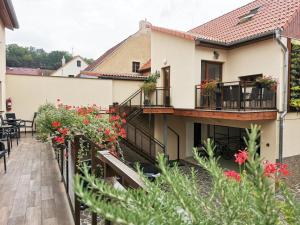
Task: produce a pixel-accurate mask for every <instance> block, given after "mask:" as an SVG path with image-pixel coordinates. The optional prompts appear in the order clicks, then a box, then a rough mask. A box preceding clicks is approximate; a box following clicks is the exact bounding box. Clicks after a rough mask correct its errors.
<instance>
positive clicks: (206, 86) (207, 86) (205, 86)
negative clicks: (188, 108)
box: [200, 80, 217, 95]
mask: <svg viewBox="0 0 300 225" xmlns="http://www.w3.org/2000/svg"><path fill="white" fill-rule="evenodd" d="M216 87H217V81H216V80H204V81H202V82H201V84H200V89H201V90H202V91H203V93H205V94H206V95H209V94H211V93H212V92H213V91H215V89H216Z"/></svg>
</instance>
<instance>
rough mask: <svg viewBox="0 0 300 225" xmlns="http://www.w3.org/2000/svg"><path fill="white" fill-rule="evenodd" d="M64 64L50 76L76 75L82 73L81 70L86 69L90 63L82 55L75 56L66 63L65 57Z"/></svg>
mask: <svg viewBox="0 0 300 225" xmlns="http://www.w3.org/2000/svg"><path fill="white" fill-rule="evenodd" d="M61 61H62V66H61V67H60V68H59V69H57V70H56V71H55V72H53V73H52V74H50V76H56V77H75V76H77V75H78V74H80V71H82V70H85V68H87V66H88V64H87V63H86V62H85V61H84V59H83V58H82V57H80V56H75V57H74V58H73V59H71V60H70V61H69V62H67V63H66V60H65V58H62V60H61Z"/></svg>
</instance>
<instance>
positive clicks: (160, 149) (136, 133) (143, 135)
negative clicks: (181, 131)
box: [125, 123, 166, 162]
mask: <svg viewBox="0 0 300 225" xmlns="http://www.w3.org/2000/svg"><path fill="white" fill-rule="evenodd" d="M126 132H127V137H126V139H125V141H127V142H128V143H129V144H131V145H133V146H134V148H135V150H136V152H137V153H139V154H141V155H143V156H146V158H148V159H149V160H150V161H151V162H155V160H156V155H157V154H159V153H160V154H164V155H166V148H165V146H164V144H162V143H161V142H160V141H158V140H157V139H156V138H154V137H153V136H152V135H150V134H148V133H147V132H146V131H144V130H142V129H139V128H138V127H137V126H135V125H133V124H131V123H127V124H126Z"/></svg>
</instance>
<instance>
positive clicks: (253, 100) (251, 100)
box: [244, 87, 259, 109]
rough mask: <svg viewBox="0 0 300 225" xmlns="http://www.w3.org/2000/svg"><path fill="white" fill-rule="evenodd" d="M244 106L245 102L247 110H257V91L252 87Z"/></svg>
mask: <svg viewBox="0 0 300 225" xmlns="http://www.w3.org/2000/svg"><path fill="white" fill-rule="evenodd" d="M244 101H245V104H246V102H248V105H249V108H251V109H252V108H257V107H258V105H259V89H258V88H256V87H253V88H252V89H251V93H250V96H249V97H248V98H246V99H245V100H244Z"/></svg>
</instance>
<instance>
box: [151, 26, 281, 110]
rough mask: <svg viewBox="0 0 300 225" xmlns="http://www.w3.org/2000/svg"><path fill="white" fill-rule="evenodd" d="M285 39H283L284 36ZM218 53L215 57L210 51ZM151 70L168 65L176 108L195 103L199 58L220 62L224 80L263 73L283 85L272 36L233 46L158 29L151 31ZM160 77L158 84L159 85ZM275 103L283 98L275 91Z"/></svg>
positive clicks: (199, 74) (192, 106) (279, 60)
mask: <svg viewBox="0 0 300 225" xmlns="http://www.w3.org/2000/svg"><path fill="white" fill-rule="evenodd" d="M283 41H285V42H286V39H283ZM214 51H217V52H218V53H219V58H218V59H214V54H213V52H214ZM151 56H152V57H151V59H152V61H151V63H152V68H151V70H152V72H155V71H156V70H158V71H161V68H163V67H165V66H170V68H171V76H170V77H171V104H172V105H173V106H174V107H175V108H189V109H194V107H195V85H197V84H199V83H200V82H201V81H200V79H201V60H209V61H216V62H223V76H222V78H223V81H224V82H228V81H238V80H239V77H240V76H245V75H253V74H261V73H262V74H263V75H268V76H272V77H274V78H277V79H278V81H279V87H278V91H279V93H280V90H281V88H280V85H282V83H283V82H282V77H283V75H282V74H283V55H282V51H281V48H280V46H279V44H278V43H277V42H276V40H274V39H269V40H265V41H260V42H256V43H253V44H251V45H245V46H242V47H239V48H235V49H232V50H220V49H214V48H206V47H195V42H194V41H190V40H186V39H183V38H179V37H176V36H172V35H169V34H165V33H161V32H155V31H154V32H152V33H151ZM161 80H162V79H160V84H161V85H162V83H161ZM278 96H279V97H278V106H280V102H281V101H282V98H281V96H282V95H280V94H278Z"/></svg>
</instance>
